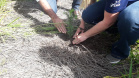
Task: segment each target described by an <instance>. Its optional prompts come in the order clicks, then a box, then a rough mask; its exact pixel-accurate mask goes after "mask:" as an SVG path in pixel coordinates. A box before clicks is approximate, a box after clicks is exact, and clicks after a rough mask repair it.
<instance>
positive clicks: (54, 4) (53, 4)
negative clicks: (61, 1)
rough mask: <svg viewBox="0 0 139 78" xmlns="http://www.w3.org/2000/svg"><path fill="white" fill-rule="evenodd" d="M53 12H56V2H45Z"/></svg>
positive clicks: (54, 0) (51, 0) (52, 0)
mask: <svg viewBox="0 0 139 78" xmlns="http://www.w3.org/2000/svg"><path fill="white" fill-rule="evenodd" d="M47 2H48V3H49V5H50V6H51V8H52V9H53V11H54V12H55V13H56V12H57V4H56V2H57V0H47Z"/></svg>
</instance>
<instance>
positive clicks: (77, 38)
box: [72, 33, 88, 44]
mask: <svg viewBox="0 0 139 78" xmlns="http://www.w3.org/2000/svg"><path fill="white" fill-rule="evenodd" d="M87 38H88V37H87V36H86V35H85V33H82V34H80V35H78V36H77V37H76V38H75V39H74V40H73V41H72V43H73V44H79V43H81V42H83V41H85V40H86V39H87Z"/></svg>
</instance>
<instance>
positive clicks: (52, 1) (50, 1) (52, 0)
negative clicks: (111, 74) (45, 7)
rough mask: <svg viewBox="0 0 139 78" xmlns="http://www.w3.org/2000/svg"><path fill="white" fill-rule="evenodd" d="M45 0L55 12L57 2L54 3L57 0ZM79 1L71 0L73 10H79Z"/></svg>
mask: <svg viewBox="0 0 139 78" xmlns="http://www.w3.org/2000/svg"><path fill="white" fill-rule="evenodd" d="M36 1H37V2H39V0H36ZM46 1H47V2H48V3H49V5H50V6H51V8H52V9H53V11H54V12H55V13H56V12H57V4H56V3H57V0H46ZM81 2H82V0H73V3H72V8H73V9H74V10H79V7H80V4H81Z"/></svg>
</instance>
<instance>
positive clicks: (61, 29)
mask: <svg viewBox="0 0 139 78" xmlns="http://www.w3.org/2000/svg"><path fill="white" fill-rule="evenodd" d="M53 22H54V23H55V27H56V28H57V29H58V31H59V32H62V33H66V32H67V30H66V28H65V24H64V22H63V20H61V19H60V18H56V19H53Z"/></svg>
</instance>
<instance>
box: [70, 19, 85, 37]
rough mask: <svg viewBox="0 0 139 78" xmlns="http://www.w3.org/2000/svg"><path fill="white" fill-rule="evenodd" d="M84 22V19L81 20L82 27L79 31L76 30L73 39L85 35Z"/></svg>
mask: <svg viewBox="0 0 139 78" xmlns="http://www.w3.org/2000/svg"><path fill="white" fill-rule="evenodd" d="M84 24H85V23H84V21H83V19H82V20H81V23H80V26H79V27H78V29H77V30H76V32H75V34H74V36H73V38H76V37H77V36H78V35H79V34H81V33H83V32H84Z"/></svg>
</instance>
